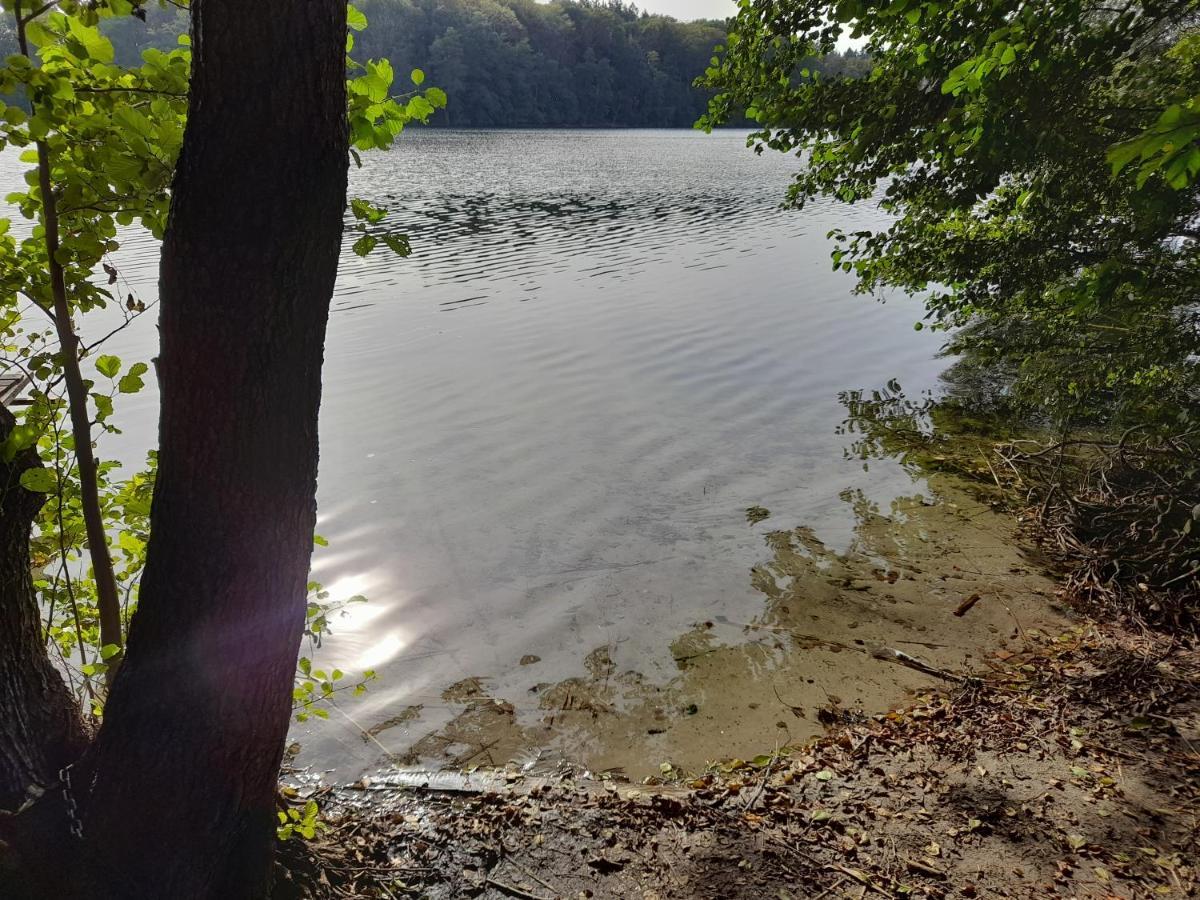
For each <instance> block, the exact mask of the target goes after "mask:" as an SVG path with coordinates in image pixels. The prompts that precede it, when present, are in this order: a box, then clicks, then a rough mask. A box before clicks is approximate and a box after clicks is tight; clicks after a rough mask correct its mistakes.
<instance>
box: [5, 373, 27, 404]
mask: <svg viewBox="0 0 1200 900" xmlns="http://www.w3.org/2000/svg"><path fill="white" fill-rule="evenodd" d="M28 386H29V379H28V378H27V377H25V376H24V375H0V403H2V404H4V405H5V406H13V405H14V404H18V403H20V402H21V401H20V399H19V398H20V396H21V392H22V391H23V390H25V388H26V387H28Z"/></svg>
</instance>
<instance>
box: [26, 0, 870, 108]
mask: <svg viewBox="0 0 1200 900" xmlns="http://www.w3.org/2000/svg"><path fill="white" fill-rule="evenodd" d="M355 5H356V6H357V7H358V8H359V9H360V10H362V12H364V13H365V14H366V16H367V20H368V22H369V23H370V24H369V27H368V28H367V30H366V31H364V32H361V33H359V34H356V35H355V36H354V37H355V47H354V53H353V55H354V57H355V58H357V59H360V60H365V59H371V58H374V59H378V58H380V57H386V58H388V59H390V60H391V61H392V63H393V65H394V66H395V68H396V71H397V89H398V90H400V91H403V90H405V84H404V83H401V82H402V79H403V81H404V82H406V81H407V73H408V72H409V71H410V70H411V69H414V68H420V69H422V70H424V72H425V74H426V76H427V80H426V84H427V85H436V86H437V87H440V88H442V89H443V90H445V91H446V93H447V94H449V96H450V103H449V106H448V107H447V109H445V110H442V111H439V112H438V113H437V114H436V117H435V119H434V124H438V125H451V126H455V127H471V126H484V127H504V126H508V127H522V126H547V127H549V126H559V127H572V126H600V127H621V126H623V127H689V126H691V125H692V124H693V123H694V122H695V121H696V119H697V118H699V117H700V115H701V114H702V113H703V112H704V111H705V107H706V104H707V101H708V94H707V93H706V92H704V91H702V90H699V89H697V88H695V87H693V84H692V82H693V81H694V80H695V78H696V77H697V76H698V75H700V74H701V73H702V72H703V71H704V70H705V68H706V67H707V66H708V65H709V60H710V58H711V57H712V52H713V48H714V47H715V46H716V45H718V44H721V43H723V42H724V40H725V25H724V23H723V22H719V21H700V22H678V21H676V20H675V19H672V18H669V17H667V16H652V15H647V14H645V13H641V12H639V11H638V9H637V8H636V7H635V6H634V5H632V4H629V3H623V2H617V0H612V2H599V0H553V2H550V3H538V2H535V0H355ZM145 10H146V13H147V16H146V19H147V20H146V21H145V22H143V21H141V20H139V19H137V18H134V17H132V16H130V17H128V18H126V19H122V20H119V21H110V22H107V23H105V26H104V30H105V31H106V32H107V33H108V35H109V38H110V39H111V40H112V42H113V45H114V48H115V51H116V58H117V61H118V62H120V63H136V62H137V61H138V59H139V57H140V54H141V51H142V50H143V49H145V48H146V47H158V48H168V47H173V46H175V39H176V36H177V35H179V34H180V33H183V32H186V30H187V13H186V12H184V11H181V10H178V9H175V8H168V9H166V10H164V9H161V8H159V7H157V6H155V5H150V4H148V5H147V6H146V7H145ZM3 39H4V40H3V42H4V43H5V44H8V43H9V35H8V34H5V35H3ZM3 52H6V53H7V52H15V44H14V46H13V47H12V48H11V49H4V51H3ZM813 68H815V69H818V70H820V71H823V72H826V73H828V74H834V73H844V74H849V75H858V74H862V73H864V72H865V71H866V70H867V68H868V63H867V60H866V58H865V57H864V56H862V55H861V54H856V53H854V52H853V51H851V52H849V53H847V54H845V55H834V56H830V57H826V58H825V59H823V60H821V61H820V62H817V63H814V65H813Z"/></svg>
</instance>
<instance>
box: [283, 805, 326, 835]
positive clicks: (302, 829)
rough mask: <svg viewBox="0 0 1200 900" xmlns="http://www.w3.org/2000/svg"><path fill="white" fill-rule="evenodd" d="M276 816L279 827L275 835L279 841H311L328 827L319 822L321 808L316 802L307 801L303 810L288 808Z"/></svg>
mask: <svg viewBox="0 0 1200 900" xmlns="http://www.w3.org/2000/svg"><path fill="white" fill-rule="evenodd" d="M276 815H278V817H279V827H278V828H276V829H275V834H276V835H277V836H278V838H279V840H281V841H287V840H293V839H296V840H299V839H303V840H306V841H311V840H312V839H313V838H315V837H316V836H317V835H318V834H319V833H320V832H322V831H324V830H325V829H326V828H328V827H329V826H328V825H326V824H325V823H324V822H322V821H321V808H320V807H319V806H318V805H317V801H316V800H309V801H308V802H307V803H305V804H304V808H303V809H296V808H295V807H294V806H289V807H288V808H287V809H285V810H280V811H279V812H278V813H277V814H276Z"/></svg>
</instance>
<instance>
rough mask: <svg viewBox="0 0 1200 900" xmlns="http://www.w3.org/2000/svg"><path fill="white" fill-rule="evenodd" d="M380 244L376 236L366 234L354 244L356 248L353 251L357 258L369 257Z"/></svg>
mask: <svg viewBox="0 0 1200 900" xmlns="http://www.w3.org/2000/svg"><path fill="white" fill-rule="evenodd" d="M378 243H379V240H378V238H376V237H375V236H374V235H370V234H364V235H363V236H362V237H360V238H359V239H358V240H357V241H355V242H354V246H353V248H351V249H353V250H354V253H355V254H356V255H357V256H367V255H368V254H369V253H370V252H371V251H372V250H374V249H375V245H376V244H378Z"/></svg>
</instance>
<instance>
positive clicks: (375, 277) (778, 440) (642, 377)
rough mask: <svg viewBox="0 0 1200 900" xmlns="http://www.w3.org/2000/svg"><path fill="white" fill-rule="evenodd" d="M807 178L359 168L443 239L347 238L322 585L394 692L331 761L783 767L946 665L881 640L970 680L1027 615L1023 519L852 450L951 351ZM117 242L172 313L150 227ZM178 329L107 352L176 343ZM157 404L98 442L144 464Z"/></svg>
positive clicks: (328, 730) (426, 158) (412, 221)
mask: <svg viewBox="0 0 1200 900" xmlns="http://www.w3.org/2000/svg"><path fill="white" fill-rule="evenodd" d="M6 159H7V160H8V165H7V167H6V170H5V177H6V178H7V179H9V180H12V179H13V178H14V177H15V173H16V172H17V169H16V168H15V165H16V164H15V162H14V161H13V158H12V157H11V156H9V157H6ZM797 165H798V163H797V161H796V160H795V159H792V158H787V157H782V156H779V155H764V156H762V157H758V156H756V155H755V154H753V153H752V152H751V151H749V150H748V149H746V147H745V135H744V134H742V133H734V132H721V133H718V134H714V135H703V134H698V133H691V132H678V131H470V132H462V131H440V130H426V131H420V130H416V131H413V132H410V133H406V134H405V135H404V136H403V138H402V140H401V141H400V143H399V145H398V146H397V147H396V148H395V149H394V150H393V151H391V152H388V153H377V154H371V155H368V156H367V157H366V158H365V159H364V165H363V168H362V169H360V170H356V171H353V172H352V173H351V194H352V195H353V196H360V197H363V198H366V199H368V200H371V201H373V202H375V203H379V204H381V205H385V206H388V207H389V208H390V209H391V210H392V213H391V216H390V218H389V221H390V222H393V223H394V224H395V225H396V227H397V228H401V229H403V230H405V231H406V233H407V234H408V235H409V236H410V237H411V239H412V244H413V248H414V253H413V255H412V256H411V257H410V258H408V259H399V258H396V257H394V256H391V255H390V254H388V253H387V252H385V251H382V250H381V251H377V252H376V253H375V254H373V255H372V256H371V257H370V258H368V259H366V260H360V259H358V258H357V257H355V256H354V255H353V254H351V253H350V252H349V250H348V248H347V250H346V251H344V254H343V261H342V269H341V275H340V279H339V283H338V288H337V293H336V296H335V298H334V303H333V314H332V318H331V322H330V330H329V341H328V347H327V361H326V369H325V394H324V405H323V410H322V451H321V476H320V491H319V504H320V525H319V530H320V533H321V534H322V535H323V536H324V537H325V538H326V539H328V542H329V546H328V548H322V549H318V551H317V555H316V559H315V574H314V577H315V578H316V579H317V580H319V581H321V582H322V583H323V584H325V585H326V586H327V587H328V589H329V590H330V592H331V593H332V595H333V596H334V597H348V596H350V595H356V594H363V595H366V596H367V597H368V598H369V599H370V602H369V603H368V604H364V605H357V606H355V607H353V608H352V610H351V611H350V614H349V615H348V616H347V617H346V618H344V619H340V620H338V621H335V623H334V633H333V635H332V636H331V637H330V638H329V639H328V640H327V641H326V642H325V645H324V647H323V648H321V650H320V651H319V653H318V663H319V664H322V665H324V666H325V667H327V668H332V667H333V666H335V665H336V666H338V667H340V668H342V669H344V670H345V671H346V672H347V673H354V672H357V671H361V670H362V669H366V668H373V669H375V670H377V671H378V676H379V677H378V679H377V680H376V681H375V682H374V683H373V684H372V685H371V688H370V691H369V692H368V693H367V694H366V695H365V696H363V697H361V698H348V699H344V700H343V699H339V700H338V701H337V704H336V707H335V709H334V710H333V711H332V714H331V718H330V720H329V721H327V722H318V723H315V724H313V725H306V726H303V727H301V728H298V729H297V730H296V735H295V737H296V740H297V741H298V742H299V743H300V744H301V746H302V750H301V755H300V760H301V762H302V763H306V764H311V765H313V766H315V767H318V768H321V769H334V770H335V772H336V774H337V775H338V776H339V777H352V776H354V775H356V774H357V773H358V772H361V771H364V770H366V769H368V768H370V767H371V766H373V765H375V764H376V763H377V762H379V761H380V760H381V759H382V758H385V756H386V757H388V758H390V759H392V760H393V761H398V762H401V763H404V764H409V765H414V766H424V767H440V766H474V765H503V764H506V763H509V762H514V761H515V762H516V763H517V764H521V765H527V766H528V765H541V764H554V763H557V762H559V761H567V762H572V763H578V764H581V765H586V766H591V767H593V768H597V769H608V768H620V769H624V770H625V771H626V772H628V773H629V774H632V775H641V774H645V772H646V771H648V770H649V771H654V770H657V768H658V765H659V763H660V762H666V761H669V762H673V763H676V764H678V765H685V766H693V767H694V766H698V765H702V764H703V763H704V761H705V760H707V759H716V758H721V757H728V756H738V755H748V754H753V753H760V752H764V751H768V752H769V751H770V750H771V748H772V746H773V745H775V744H779V743H782V742H784V741H787V740H795V739H798V738H801V737H804V736H807V735H810V734H813V733H816V731H817V730H819V729H820V725H819V724H818V720H819V712H820V709H821V708H824V707H827V706H831V705H832V706H837V707H845V708H852V707H854V706H856V705H861V706H862V707H863V708H865V709H867V710H868V711H873V710H876V709H883V708H885V707H886V706H887V704H889V703H892V702H896V701H899V700H902V699H903V697H904V694H905V691H911V690H915V689H919V688H920V687H921V686H922V685H927V684H929V683H930V682H929V680H928V679H927V678H926V677H925V676H922V675H919V674H917V673H914V672H911V671H909V670H907V669H901V668H899V667H895V666H890V665H888V664H887V663H884V662H880V661H878V660H874V659H871V658H870V657H869V655H868V654H866V653H861V652H855V649H856V648H860V649H861V648H870V647H872V646H876V645H879V644H886V645H889V646H900V645H901V644H905V645H906V649H907V650H908V652H912V653H916V654H918V655H921V656H922V657H923V658H929V659H934V660H935V661H937V662H938V663H939V664H941V665H961V664H963V663H964V661H966V660H967V659H968V657H970V656H972V655H973V654H974V655H978V654H979V653H980V652H982V650H983V649H984V647H985V646H987V645H989V642H990V643H1003V641H1004V640H1008V639H1010V638H1011V637H1012V634H1013V633H1014V632H1013V627H1014V625H1013V623H1014V622H1017V623H1018V624H1017V626H1016V627H1017V628H1018V629H1019V628H1020V622H1021V621H1022V617H1023V616H1027V615H1032V614H1033V612H1032V611H1025V610H1026V608H1025V607H1022V606H1020V604H1022V603H1028V601H1027V600H1026V599H1024V598H1026V597H1028V596H1029V594H1030V592H1033V591H1043V590H1045V585H1044V584H1042V583H1041V582H1040V581H1039V579H1040V576H1039V575H1037V573H1036V572H1034V571H1033V570H1032V569H1031V568H1030V567H1029V566H1027V565H1026V564H1025V562H1024V561H1023V560H1022V558H1021V557H1020V555H1019V554H1018V552H1017V551H1016V550H1015V549H1014V548H1013V547H1012V546H1011V543H1010V542H1009V541H1008V533H1009V531H1010V530H1011V526H1010V524H1009V523H1008V522H1007V520H1004V519H1002V518H1001V517H998V516H995V515H993V514H992V513H990V511H989V510H988V509H987V508H986V507H984V506H982V505H980V504H978V503H976V502H975V501H974V500H973V499H972V498H971V497H970V496H969V494H968V493H965V492H960V491H958V489H957V488H955V487H954V486H953V485H942V486H939V485H937V484H934V485H930V484H928V483H926V481H925V480H924V479H923V478H921V477H920V476H917V475H913V474H910V473H909V472H908V471H906V470H905V469H904V468H902V467H901V466H900V465H899V464H898V463H896V462H894V461H889V460H882V461H873V462H871V463H870V465H869V466H868V465H864V463H863V461H862V460H861V459H858V458H856V457H855V456H854V454H852V453H851V454H847V453H846V452H845V451H846V448H847V446H848V443H849V441H850V438H849V437H847V436H846V435H843V434H840V433H839V425H840V424H841V423H842V421H843V420H844V419H845V418H846V408H845V406H844V404H843V403H842V402H840V400H839V395H840V394H841V393H842V392H845V391H850V390H855V389H867V390H870V389H874V388H879V387H882V386H883V385H884V384H886V383H887V382H888V381H889V380H890V379H898V380H899V381H900V382H901V383H902V384H903V385H904V387H905V389H906V391H907V392H908V393H909V394H910V395H915V394H917V393H918V392H920V391H922V390H932V389H936V388H937V386H938V376H939V374H940V373H941V372H942V371H943V370H944V368H945V367H946V361H945V360H943V359H939V358H938V355H937V351H938V349H939V345H940V338H939V337H938V336H936V335H933V334H931V333H929V332H923V333H917V332H915V331H914V329H913V323H914V322H916V321H918V320H919V319H920V318H921V310H920V308H919V307H918V306H917V305H915V304H914V303H913V302H912V301H910V300H907V299H904V298H895V299H893V300H891V301H890V302H888V303H879V302H876V301H874V300H871V299H869V298H864V297H854V296H852V295H851V288H852V280H851V278H850V276H848V275H844V274H843V273H841V272H834V271H832V268H831V263H830V259H829V252H830V249H831V245H830V242H829V241H828V240H827V239H826V234H827V232H828V231H829V230H830V229H831V228H847V229H852V228H859V227H872V226H877V225H879V224H881V223H882V222H883V221H884V219H883V217H882V215H881V214H880V213H879V212H878V211H877V210H875V209H874V208H873V207H871V206H870V205H867V204H863V205H859V206H855V207H845V206H840V205H834V204H824V203H818V204H813V205H811V206H810V207H808V208H807V209H806V210H804V211H803V212H795V211H786V210H783V209H781V208H780V202H781V200H782V199H783V196H784V192H785V190H786V188H787V185H788V182H789V177H790V175H791V173H792V172H793V171H794V169H795V167H796V166H797ZM348 244H349V241H348V242H347V245H348ZM117 261H118V264H119V268H120V270H121V273H122V277H123V278H124V279H127V280H128V283H129V285H130V286H131V288H132V289H133V290H135V291H139V292H140V293H141V295H142V296H143V297H144V298H146V299H152V298H153V296H154V282H155V278H156V267H157V257H156V254H155V253H154V248H153V246H152V245H151V244H150V243H149V242H147V241H146V240H144V239H139V240H134V241H131V242H130V243H128V244H127V245H126V246H125V247H124V248H123V249H122V251H121V254H120V255H119V257H118V260H117ZM149 319H150V317H146V321H142V322H139V323H138V325H137V327H136V328H134V329H131V330H130V331H128V332H126V333H124V334H121V335H119V336H118V337H117V338H116V339H114V341H113V343H112V345H111V346H110V348H109V351H110V352H116V353H118V354H120V355H122V356H123V357H127V358H128V357H135V358H136V357H139V356H140V357H141V358H148V357H150V356H152V355H153V354H154V352H155V349H154V344H155V330H154V327H153V323H152V322H151V321H149ZM90 327H94V328H95V329H96V330H97V331H98V330H99V328H100V325H99V324H97V325H95V326H90ZM89 334H90V332H89ZM86 336H87V335H85V337H86ZM232 389H236V386H231V390H232ZM156 402H157V400H156V397H155V396H154V395H153V393H152V392H147V393H145V394H142V395H139V396H137V397H135V398H132V399H126V400H125V403H124V405H123V406H121V407H118V418H119V423H120V425H121V426H122V427H123V428H124V430H125V433H124V434H123V435H121V436H120V437H118V438H115V439H113V440H110V441H106V443H105V444H104V446H103V448H102V449H103V450H104V452H106V453H108V454H109V455H116V456H118V457H120V458H122V459H124V460H126V461H127V462H128V463H130V464H136V462H137V461H138V460H139V459H141V458H143V457H144V453H145V450H146V449H147V448H148V447H149V446H151V442H152V441H153V439H154V435H155V421H156V420H155V416H156ZM750 508H758V510H757V511H756V512H755V513H754V514H751V515H749V516H748V514H747V510H748V509H750ZM768 513H769V515H768V516H767V517H765V518H764V515H765V514H768ZM981 585H982V587H981ZM980 590H986V591H990V592H991V594H989V595H988V596H993V595H994V596H1001V597H1003V602H1002V603H991V604H989V603H988V602H987V600H986V598H985V602H984V603H982V604H980V607H979V610H978V612H973V613H972V614H971V616H970V617H967V618H965V619H956V618H953V617H950V616H949V615H948V610H952V609H953V608H954V606H956V605H957V603H958V602H959V601H960V600H961V599H962V598H963V596H965V594H967V593H970V592H971V591H980ZM1028 624H1029V622H1028V621H1025V625H1026V626H1028ZM914 645H915V646H914ZM339 696H340V695H339ZM347 696H348V695H347Z"/></svg>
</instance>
